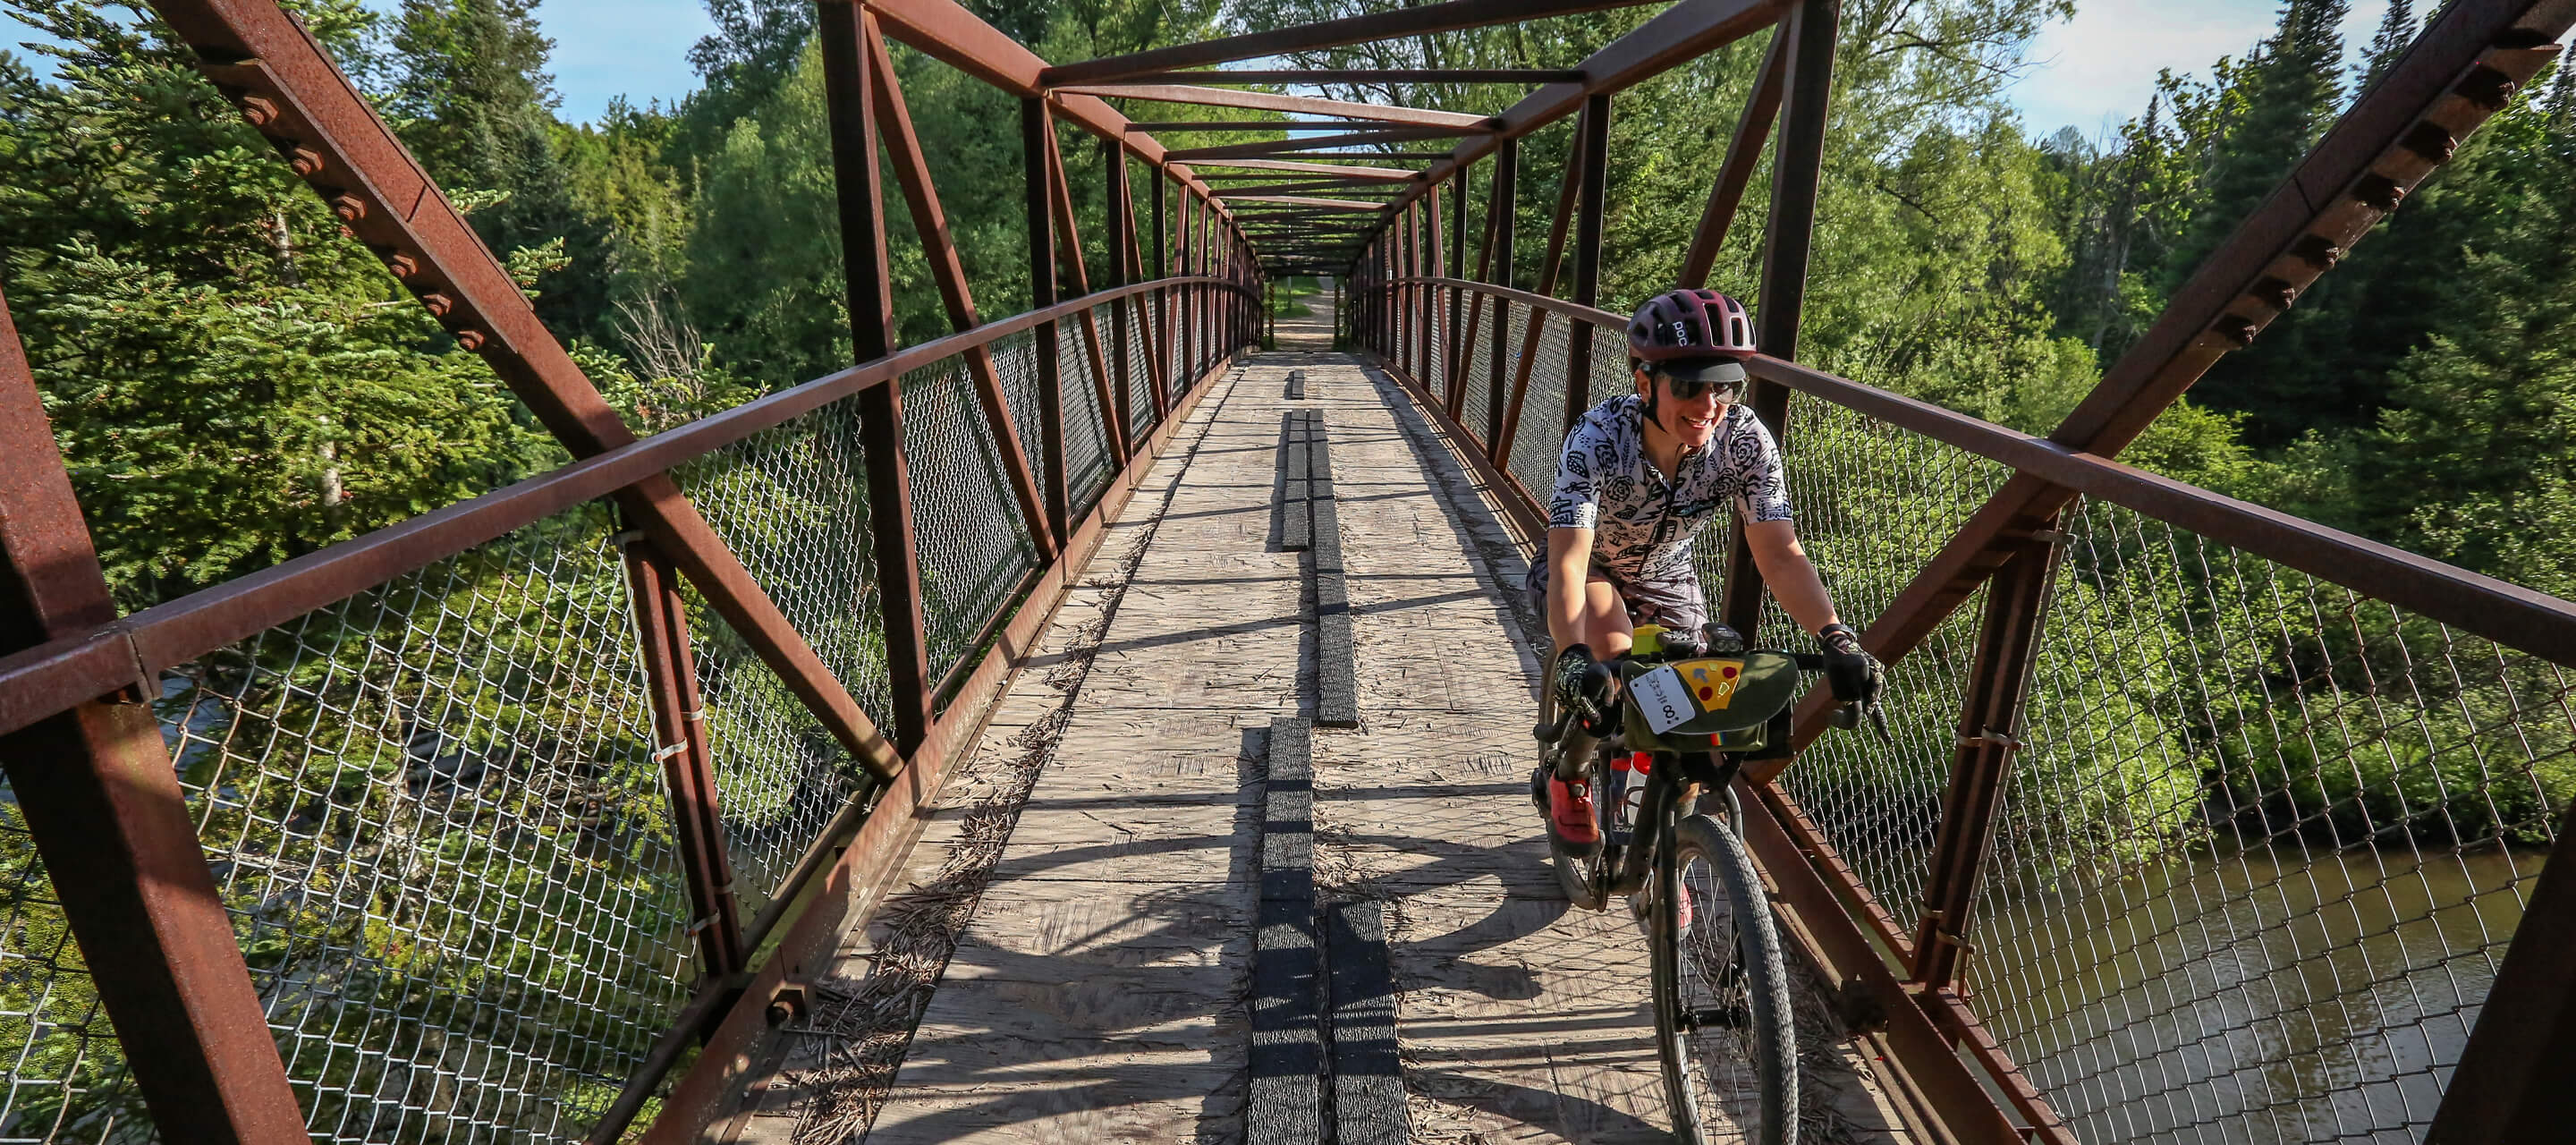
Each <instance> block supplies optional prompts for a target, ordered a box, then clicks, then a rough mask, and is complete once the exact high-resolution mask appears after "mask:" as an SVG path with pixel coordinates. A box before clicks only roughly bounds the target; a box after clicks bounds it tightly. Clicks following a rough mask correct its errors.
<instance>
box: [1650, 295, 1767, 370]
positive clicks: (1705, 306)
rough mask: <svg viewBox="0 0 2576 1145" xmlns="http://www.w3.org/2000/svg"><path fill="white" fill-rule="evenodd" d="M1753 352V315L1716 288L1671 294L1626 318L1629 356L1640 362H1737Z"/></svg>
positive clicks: (1655, 297) (1652, 299)
mask: <svg viewBox="0 0 2576 1145" xmlns="http://www.w3.org/2000/svg"><path fill="white" fill-rule="evenodd" d="M1751 353H1753V317H1752V316H1751V315H1749V314H1746V313H1745V312H1744V304H1743V303H1741V302H1737V301H1736V300H1734V299H1732V298H1728V297H1727V296H1725V295H1723V294H1720V293H1718V292H1716V291H1714V290H1673V291H1667V292H1665V293H1662V294H1658V295H1656V296H1654V297H1653V298H1649V299H1647V300H1646V304H1645V305H1643V306H1640V307H1638V308H1637V313H1636V315H1635V316H1634V317H1631V318H1630V319H1628V354H1629V356H1630V357H1633V358H1635V359H1637V360H1638V361H1641V362H1671V361H1676V360H1680V359H1685V358H1741V357H1744V356H1745V355H1748V354H1751Z"/></svg>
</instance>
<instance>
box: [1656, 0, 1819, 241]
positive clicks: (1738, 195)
mask: <svg viewBox="0 0 2576 1145" xmlns="http://www.w3.org/2000/svg"><path fill="white" fill-rule="evenodd" d="M1789 42H1790V40H1789V35H1788V30H1787V29H1786V28H1774V29H1773V30H1772V32H1771V44H1770V46H1769V47H1766V48H1764V49H1763V50H1762V70H1761V71H1760V72H1759V73H1757V75H1756V78H1755V79H1754V81H1753V92H1752V94H1751V95H1749V96H1748V97H1746V99H1745V101H1744V114H1743V115H1742V117H1740V118H1738V119H1737V120H1736V121H1735V134H1734V136H1733V137H1731V138H1730V139H1729V140H1728V142H1727V145H1726V158H1725V159H1724V160H1722V161H1720V163H1719V164H1718V168H1717V182H1716V184H1715V185H1714V186H1712V187H1710V188H1709V192H1708V206H1707V207H1706V208H1705V209H1703V210H1702V211H1701V212H1700V216H1699V228H1698V229H1697V230H1695V231H1693V232H1692V233H1691V244H1690V249H1689V250H1688V251H1685V252H1684V253H1683V254H1682V269H1681V273H1680V274H1679V275H1677V276H1675V279H1674V281H1675V284H1676V285H1679V286H1681V287H1683V288H1685V289H1697V288H1699V287H1702V286H1706V285H1708V272H1709V270H1710V268H1712V267H1714V266H1716V265H1717V254H1718V251H1720V250H1721V249H1723V248H1724V247H1725V246H1726V232H1727V230H1728V229H1729V228H1731V227H1732V226H1734V224H1735V210H1736V208H1737V207H1738V206H1739V205H1741V204H1742V203H1743V202H1744V190H1745V187H1746V186H1747V185H1749V184H1751V183H1752V182H1753V169H1754V167H1756V166H1758V165H1759V164H1760V163H1761V162H1762V145H1763V144H1764V143H1765V142H1767V141H1768V140H1769V139H1770V137H1771V124H1772V121H1774V120H1776V119H1778V118H1779V117H1780V96H1781V93H1783V92H1785V91H1787V90H1788V82H1787V81H1788V73H1789V52H1788V47H1789Z"/></svg>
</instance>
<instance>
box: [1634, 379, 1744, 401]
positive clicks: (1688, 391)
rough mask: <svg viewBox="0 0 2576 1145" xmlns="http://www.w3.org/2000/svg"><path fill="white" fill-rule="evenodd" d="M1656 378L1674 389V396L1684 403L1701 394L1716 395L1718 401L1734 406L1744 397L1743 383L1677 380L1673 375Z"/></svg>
mask: <svg viewBox="0 0 2576 1145" xmlns="http://www.w3.org/2000/svg"><path fill="white" fill-rule="evenodd" d="M1656 376H1657V377H1660V378H1662V379H1663V380H1664V384H1665V385H1667V386H1670V387H1672V391H1673V396H1674V397H1675V398H1678V399H1680V400H1682V401H1690V400H1691V399H1693V398H1696V397H1698V396H1700V395H1701V394H1706V393H1714V394H1716V395H1717V400H1719V401H1721V402H1725V403H1727V404H1729V405H1732V404H1734V403H1735V401H1736V399H1737V398H1739V397H1741V396H1742V395H1743V389H1744V383H1742V382H1709V381H1701V380H1699V379H1696V378H1676V377H1674V376H1672V375H1671V374H1658V375H1656Z"/></svg>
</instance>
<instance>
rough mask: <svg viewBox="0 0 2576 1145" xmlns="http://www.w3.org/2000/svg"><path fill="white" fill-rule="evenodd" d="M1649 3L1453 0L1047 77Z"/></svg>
mask: <svg viewBox="0 0 2576 1145" xmlns="http://www.w3.org/2000/svg"><path fill="white" fill-rule="evenodd" d="M1644 2H1645V0H1449V2H1448V3H1444V4H1424V5H1421V6H1419V7H1414V8H1400V9H1397V10H1394V11H1390V12H1377V13H1372V14H1369V15H1365V16H1346V17H1343V18H1341V19H1338V20H1321V21H1317V22H1315V23H1312V24H1301V25H1298V26H1296V27H1293V28H1281V29H1277V30H1275V31H1268V32H1249V33H1246V34H1243V35H1240V36H1227V37H1224V38H1222V39H1216V40H1207V41H1204V42H1201V43H1196V44H1179V45H1175V46H1172V47H1168V48H1154V49H1150V50H1148V51H1142V52H1130V53H1127V54H1126V55H1120V56H1103V57H1101V58H1099V59H1096V60H1084V61H1082V62H1081V63H1075V64H1060V65H1057V66H1055V67H1051V68H1048V69H1046V72H1045V74H1044V75H1043V77H1042V79H1043V80H1044V82H1045V83H1046V84H1047V86H1049V87H1060V86H1065V85H1070V84H1084V83H1102V82H1106V81H1109V80H1119V79H1127V78H1130V77H1134V76H1140V75H1144V74H1146V73H1148V72H1160V71H1171V70H1173V69H1176V68H1192V67H1201V66H1205V65H1208V64H1224V63H1232V62H1234V61H1236V60H1251V59H1259V58H1261V57H1264V56H1276V55H1283V54H1285V53H1288V52H1303V51H1313V50H1315V49H1318V48H1337V47H1342V46H1344V45H1347V44H1364V43H1367V42H1369V41H1371V40H1385V39H1392V38H1394V37H1397V36H1421V35H1428V34H1431V33H1434V32H1454V31H1461V30H1464V29H1468V28H1487V27H1492V26H1494V25H1496V24H1517V23H1520V22H1522V21H1525V20H1541V19H1546V18H1547V17H1550V16H1563V15H1567V14H1570V13H1576V12H1599V11H1604V10H1607V9H1611V8H1624V7H1631V6H1634V5H1635V4H1638V3H1644Z"/></svg>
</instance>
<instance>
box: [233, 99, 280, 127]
mask: <svg viewBox="0 0 2576 1145" xmlns="http://www.w3.org/2000/svg"><path fill="white" fill-rule="evenodd" d="M241 109H242V118H243V119H247V120H249V121H250V125H251V126H253V127H266V126H268V125H269V124H272V123H275V122H277V105H276V104H274V103H271V102H269V100H268V97H267V96H264V95H246V96H243V97H242V101H241Z"/></svg>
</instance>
